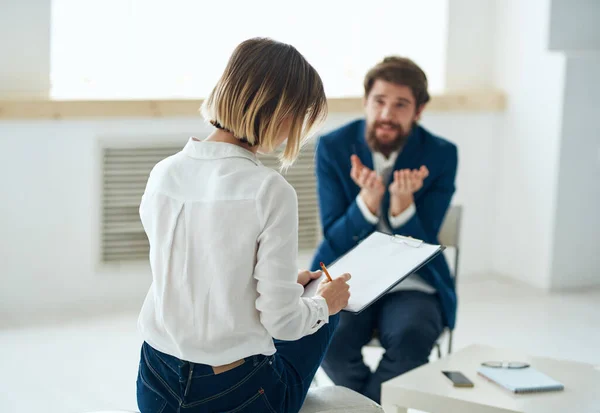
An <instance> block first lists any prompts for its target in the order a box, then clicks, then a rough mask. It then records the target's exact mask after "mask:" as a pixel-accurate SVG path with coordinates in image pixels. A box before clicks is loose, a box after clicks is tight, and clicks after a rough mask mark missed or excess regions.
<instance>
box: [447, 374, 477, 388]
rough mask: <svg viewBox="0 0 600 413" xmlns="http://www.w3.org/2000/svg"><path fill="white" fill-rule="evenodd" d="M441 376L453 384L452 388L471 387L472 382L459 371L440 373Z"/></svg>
mask: <svg viewBox="0 0 600 413" xmlns="http://www.w3.org/2000/svg"><path fill="white" fill-rule="evenodd" d="M442 374H443V375H444V376H446V377H447V378H448V379H449V380H450V381H451V382H452V383H453V384H454V387H473V382H472V381H471V380H469V379H467V377H466V376H465V375H464V374H462V373H461V372H460V371H442Z"/></svg>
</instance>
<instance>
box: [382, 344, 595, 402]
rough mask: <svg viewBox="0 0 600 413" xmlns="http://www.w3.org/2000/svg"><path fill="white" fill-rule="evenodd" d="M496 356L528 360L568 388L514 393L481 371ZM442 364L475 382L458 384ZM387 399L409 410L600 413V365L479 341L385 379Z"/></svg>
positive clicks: (506, 359) (508, 359)
mask: <svg viewBox="0 0 600 413" xmlns="http://www.w3.org/2000/svg"><path fill="white" fill-rule="evenodd" d="M495 360H500V361H502V360H504V361H525V362H528V363H530V364H531V366H532V367H535V368H536V369H537V370H539V371H541V372H543V373H545V374H547V375H548V376H550V377H552V378H554V379H555V380H558V381H560V382H561V383H563V384H564V385H565V390H564V391H560V392H551V393H535V394H513V393H511V392H510V391H508V390H505V389H503V388H502V387H500V386H498V385H496V384H494V383H491V382H489V381H487V380H486V379H484V378H483V377H481V376H479V375H478V374H477V369H478V368H479V366H480V364H481V363H482V362H484V361H495ZM442 370H458V371H461V372H462V373H463V374H464V375H466V376H467V377H468V378H469V379H470V380H471V381H472V382H473V383H474V384H475V387H473V388H455V387H453V386H452V383H451V382H450V381H449V380H448V379H446V377H444V376H443V375H442V373H441V371H442ZM382 405H383V408H384V410H385V412H386V413H406V411H407V410H408V409H409V408H412V409H418V410H421V411H425V412H428V413H455V412H456V413H509V412H510V413H515V412H519V413H525V412H526V413H554V412H556V413H559V412H560V413H571V412H573V413H600V371H598V370H597V369H595V368H594V366H591V365H588V364H583V363H575V362H570V361H558V360H552V359H546V358H538V357H529V356H527V355H526V354H523V353H520V352H518V351H511V350H499V349H495V348H492V347H487V346H478V345H477V346H471V347H468V348H466V349H464V350H461V351H459V352H456V353H453V354H452V355H450V356H448V357H446V358H444V359H442V360H439V361H436V362H434V363H430V364H426V365H424V366H422V367H419V368H418V369H415V370H413V371H410V372H408V373H406V374H404V375H402V376H400V377H397V378H395V379H392V380H390V381H388V382H386V383H383V387H382Z"/></svg>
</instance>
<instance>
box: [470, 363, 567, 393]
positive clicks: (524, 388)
mask: <svg viewBox="0 0 600 413" xmlns="http://www.w3.org/2000/svg"><path fill="white" fill-rule="evenodd" d="M477 372H478V373H479V374H480V375H482V376H483V377H485V378H486V379H488V380H490V381H492V382H494V383H496V384H498V385H500V386H502V387H504V388H505V389H508V390H510V391H512V392H513V393H537V392H546V391H559V390H563V389H564V388H565V387H564V386H563V385H562V383H559V382H557V381H556V380H554V379H552V378H550V377H548V376H546V375H545V374H544V373H541V372H539V371H537V370H536V369H534V368H533V367H527V368H524V369H504V368H493V367H480V368H479V370H478V371H477Z"/></svg>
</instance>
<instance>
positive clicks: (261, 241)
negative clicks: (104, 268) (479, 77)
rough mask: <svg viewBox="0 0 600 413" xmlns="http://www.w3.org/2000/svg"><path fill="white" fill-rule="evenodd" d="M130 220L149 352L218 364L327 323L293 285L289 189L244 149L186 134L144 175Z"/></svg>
mask: <svg viewBox="0 0 600 413" xmlns="http://www.w3.org/2000/svg"><path fill="white" fill-rule="evenodd" d="M140 216H141V220H142V224H143V226H144V230H145V231H146V234H147V236H148V239H149V241H150V264H151V268H152V278H153V282H152V285H151V287H150V291H149V292H148V295H147V297H146V300H145V301H144V304H143V307H142V310H141V313H140V317H139V322H138V327H139V330H140V332H141V334H142V336H143V339H144V340H145V341H146V342H147V343H148V344H150V345H151V346H152V347H154V348H156V349H157V350H159V351H162V352H164V353H167V354H170V355H173V356H175V357H177V358H179V359H182V360H187V361H192V362H196V363H202V364H208V365H211V366H220V365H224V364H228V363H231V362H234V361H236V360H239V359H242V358H244V357H248V356H251V355H254V354H265V355H271V354H273V353H275V346H274V344H273V338H276V339H281V340H297V339H300V338H301V337H303V336H306V335H309V334H312V333H314V332H315V331H317V330H318V329H319V328H320V327H321V326H323V325H324V324H325V323H327V321H328V319H329V310H328V308H327V303H326V301H325V300H324V299H323V298H322V297H315V298H301V295H302V293H303V287H302V286H301V285H300V284H298V283H297V280H298V266H297V255H298V203H297V197H296V192H295V191H294V189H293V188H292V186H291V185H290V184H289V183H288V182H287V181H286V180H285V179H284V178H283V177H282V176H281V175H280V174H279V173H277V172H276V171H274V170H272V169H270V168H267V167H265V166H263V165H262V164H261V163H260V162H259V161H258V159H257V158H256V156H255V155H254V154H253V153H251V152H249V151H247V150H245V149H243V148H241V147H239V146H236V145H232V144H228V143H217V142H200V141H197V140H195V139H190V141H189V142H188V143H187V145H186V146H185V148H184V149H183V150H182V151H181V152H179V153H178V154H176V155H174V156H171V157H169V158H167V159H165V160H163V161H161V162H160V163H158V164H157V165H156V166H155V167H154V169H153V170H152V172H151V173H150V177H149V179H148V184H147V186H146V191H145V193H144V195H143V197H142V202H141V205H140Z"/></svg>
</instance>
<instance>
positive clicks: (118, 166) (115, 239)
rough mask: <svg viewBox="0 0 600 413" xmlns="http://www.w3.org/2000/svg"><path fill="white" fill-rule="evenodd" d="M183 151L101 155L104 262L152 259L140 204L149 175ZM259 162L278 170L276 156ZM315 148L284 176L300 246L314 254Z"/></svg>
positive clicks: (123, 150) (306, 150)
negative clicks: (293, 198) (293, 199)
mask: <svg viewBox="0 0 600 413" xmlns="http://www.w3.org/2000/svg"><path fill="white" fill-rule="evenodd" d="M180 150H181V147H176V146H158V147H157V146H153V147H131V148H105V149H104V154H103V158H104V159H103V175H102V176H103V206H102V260H103V262H125V261H140V260H146V259H148V250H149V245H148V239H147V238H146V234H145V233H144V230H143V228H142V223H141V222H140V218H139V213H138V209H139V204H140V199H141V197H142V194H143V192H144V188H145V186H146V180H147V179H148V174H149V173H150V171H151V170H152V168H153V167H154V165H156V164H157V163H158V162H159V161H161V160H162V159H164V158H166V157H168V156H171V155H173V154H175V153H177V152H179V151H180ZM259 159H260V160H261V162H262V163H263V164H264V165H265V166H267V167H270V168H273V169H276V170H277V169H278V168H279V161H278V159H277V153H275V154H272V155H259ZM313 159H314V145H307V146H306V147H305V148H303V150H302V153H301V154H300V156H299V158H298V160H297V161H296V163H295V164H294V166H292V167H291V168H290V169H289V170H288V171H287V172H286V173H285V175H284V176H285V178H286V179H287V181H288V182H289V183H290V184H291V185H292V186H293V187H294V188H295V189H296V192H297V194H298V212H299V239H298V241H299V248H300V249H302V250H312V249H313V248H314V247H315V246H316V243H317V241H318V237H319V222H318V209H317V197H316V181H315V176H314V163H313Z"/></svg>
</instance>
